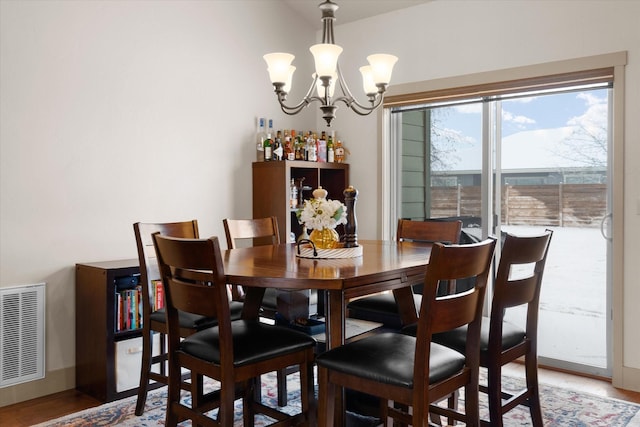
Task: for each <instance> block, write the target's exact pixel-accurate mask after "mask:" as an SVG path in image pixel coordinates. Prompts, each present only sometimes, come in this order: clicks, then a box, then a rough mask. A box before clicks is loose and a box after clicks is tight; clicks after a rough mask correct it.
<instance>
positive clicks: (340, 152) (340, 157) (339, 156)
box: [334, 140, 344, 163]
mask: <svg viewBox="0 0 640 427" xmlns="http://www.w3.org/2000/svg"><path fill="white" fill-rule="evenodd" d="M334 151H335V156H336V163H344V147H343V146H342V141H340V140H337V141H336V148H335V149H334Z"/></svg>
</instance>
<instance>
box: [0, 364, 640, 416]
mask: <svg viewBox="0 0 640 427" xmlns="http://www.w3.org/2000/svg"><path fill="white" fill-rule="evenodd" d="M504 372H505V373H506V374H510V375H513V376H516V375H521V374H522V372H523V367H522V365H520V364H511V365H507V366H506V367H505V370H504ZM539 375H540V382H543V383H546V384H552V385H556V386H558V387H567V388H573V389H578V390H582V391H584V392H585V393H591V394H596V395H600V396H605V397H613V398H616V399H621V400H626V401H629V402H635V403H640V392H632V391H626V390H620V389H617V388H615V387H613V386H612V385H611V383H610V382H609V381H606V380H602V379H598V378H588V377H583V376H578V375H572V374H570V373H565V372H558V371H554V370H549V369H544V368H540V370H539ZM99 405H100V402H99V401H97V400H95V399H93V398H91V397H89V396H87V395H85V394H83V393H80V392H78V391H76V390H67V391H63V392H60V393H56V394H52V395H49V396H45V397H41V398H38V399H34V400H30V401H27V402H21V403H17V404H15V405H10V406H5V407H3V408H0V426H3V427H27V426H31V425H34V424H38V423H42V422H45V421H48V420H52V419H55V418H58V417H62V416H64V415H67V414H70V413H73V412H77V411H81V410H83V409H87V408H91V407H94V406H99Z"/></svg>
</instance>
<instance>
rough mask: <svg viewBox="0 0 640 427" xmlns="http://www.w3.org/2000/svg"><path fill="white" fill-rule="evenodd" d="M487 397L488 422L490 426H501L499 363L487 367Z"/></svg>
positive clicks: (500, 371)
mask: <svg viewBox="0 0 640 427" xmlns="http://www.w3.org/2000/svg"><path fill="white" fill-rule="evenodd" d="M487 397H488V399H489V422H490V424H491V426H492V427H502V369H501V367H500V366H499V365H498V366H492V367H491V368H488V369H487ZM465 405H466V402H465Z"/></svg>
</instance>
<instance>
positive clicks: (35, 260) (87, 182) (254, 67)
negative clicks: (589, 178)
mask: <svg viewBox="0 0 640 427" xmlns="http://www.w3.org/2000/svg"><path fill="white" fill-rule="evenodd" d="M0 7H1V9H0V19H1V21H0V24H1V31H2V32H1V34H0V43H1V45H0V47H1V50H0V54H1V57H0V85H1V86H0V92H1V94H2V95H1V104H0V113H1V116H0V124H1V131H0V132H1V133H0V141H1V146H0V149H1V160H0V161H1V168H0V170H1V172H0V173H1V179H0V185H1V192H0V197H1V210H0V218H1V221H2V222H1V238H0V245H1V246H0V286H3V287H4V286H12V285H19V284H27V283H37V282H43V281H44V282H46V283H47V315H46V322H47V326H46V330H47V336H46V340H47V345H46V370H47V378H46V379H45V380H43V381H36V382H32V383H28V384H25V385H22V386H15V387H9V388H5V389H3V390H2V393H0V395H2V397H1V398H0V406H1V405H3V404H7V403H11V402H13V401H15V400H23V399H24V397H29V396H34V395H35V396H37V395H45V394H49V393H52V392H56V391H60V390H64V389H68V388H73V387H75V377H74V372H73V371H74V364H75V353H74V352H75V336H74V327H75V326H74V325H75V312H74V283H75V279H74V265H75V264H76V263H78V262H90V261H100V260H111V259H124V258H135V257H136V251H135V242H134V238H133V228H132V224H133V223H134V222H136V221H150V222H155V221H180V220H187V219H192V218H197V219H198V221H199V224H200V228H201V235H202V236H210V235H214V234H215V235H218V236H224V230H223V227H222V219H223V218H225V217H236V218H250V217H251V215H252V210H251V162H252V161H254V160H255V151H254V150H255V147H254V145H253V143H254V142H253V141H254V135H255V131H256V117H258V116H266V117H272V118H274V121H275V125H276V126H277V127H279V128H291V127H295V128H302V129H311V128H312V127H313V124H314V120H315V118H314V115H313V113H311V112H309V113H307V114H306V116H303V117H289V116H285V115H284V114H283V113H281V112H280V110H279V107H278V104H277V102H276V100H275V95H274V94H273V90H272V88H271V85H270V82H269V77H268V73H267V71H266V64H265V62H264V60H263V59H262V55H263V54H265V53H268V52H270V51H273V50H275V49H276V48H277V49H282V50H285V51H294V52H298V51H300V52H302V51H305V50H306V49H308V46H310V45H311V44H313V43H314V41H315V33H314V32H313V31H309V30H308V29H307V27H306V25H305V23H304V22H302V21H301V20H300V18H299V16H297V15H292V14H291V12H290V11H289V9H287V8H283V7H282V6H281V5H280V3H279V2H269V1H267V2H265V1H238V0H229V1H204V2H203V1H97V0H92V1H56V0H46V1H38V0H29V1H13V0H2V2H1V3H0ZM281 22H287V23H288V24H287V31H286V32H285V31H281V30H280V27H279V23H281ZM294 35H295V36H294ZM312 67H313V64H312V63H310V64H308V68H307V69H306V70H305V66H304V64H300V65H299V66H298V72H299V73H300V74H304V75H307V76H310V75H311V73H312V71H311V68H312ZM309 79H310V78H309ZM300 90H302V89H300ZM223 241H224V238H223ZM223 245H224V244H223Z"/></svg>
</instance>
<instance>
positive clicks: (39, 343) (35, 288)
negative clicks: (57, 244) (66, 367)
mask: <svg viewBox="0 0 640 427" xmlns="http://www.w3.org/2000/svg"><path fill="white" fill-rule="evenodd" d="M44 303H45V284H44V283H40V284H35V285H25V286H15V287H9V288H0V388H2V387H7V386H10V385H15V384H19V383H23V382H27V381H33V380H36V379H40V378H44V360H45V358H44V336H45V335H44V315H45V310H44V308H45V307H44Z"/></svg>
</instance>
